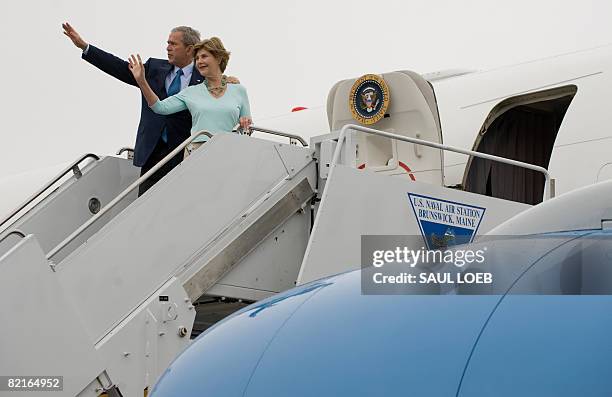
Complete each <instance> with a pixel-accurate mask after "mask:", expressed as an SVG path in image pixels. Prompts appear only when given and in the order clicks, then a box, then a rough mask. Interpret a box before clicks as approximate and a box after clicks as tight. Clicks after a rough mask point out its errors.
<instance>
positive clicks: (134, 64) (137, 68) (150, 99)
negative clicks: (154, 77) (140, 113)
mask: <svg viewBox="0 0 612 397" xmlns="http://www.w3.org/2000/svg"><path fill="white" fill-rule="evenodd" d="M128 61H129V63H130V65H129V68H130V71H131V72H132V74H133V75H134V79H135V80H136V83H137V84H138V87H140V91H142V95H143V96H144V97H145V99H146V100H147V104H148V105H149V106H150V107H153V105H154V104H155V103H156V102H158V101H159V98H158V97H157V95H155V93H154V92H153V90H152V89H151V86H150V85H149V83H148V82H147V79H146V77H145V67H144V65H143V64H142V60H141V59H140V54H136V56H134V54H132V55H130V58H129V59H128Z"/></svg>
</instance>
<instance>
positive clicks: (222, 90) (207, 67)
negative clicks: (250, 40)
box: [129, 37, 251, 142]
mask: <svg viewBox="0 0 612 397" xmlns="http://www.w3.org/2000/svg"><path fill="white" fill-rule="evenodd" d="M192 51H193V53H194V54H195V56H194V59H195V67H196V68H197V69H198V71H199V72H200V74H201V75H202V76H204V77H205V79H206V80H205V81H204V83H202V84H198V85H193V86H189V87H187V88H185V89H184V90H182V91H180V92H179V93H178V94H176V95H173V96H170V97H168V98H166V99H164V100H163V101H160V100H159V98H158V97H157V95H156V94H155V93H154V92H153V90H152V89H151V87H150V86H149V84H148V83H147V80H146V79H145V70H144V66H143V65H142V61H141V59H140V55H137V56H134V55H132V56H131V57H130V59H129V62H130V70H131V71H132V74H133V75H134V78H135V79H136V82H137V83H138V86H139V87H140V89H141V91H142V94H143V95H144V97H145V99H146V100H147V103H148V104H149V106H150V107H151V109H152V110H153V111H154V112H155V113H157V114H164V115H167V114H172V113H176V112H180V111H182V110H185V109H188V110H189V112H190V113H191V119H192V126H191V133H192V134H193V133H195V132H198V131H202V130H207V131H209V132H211V133H212V134H215V133H220V132H231V131H232V130H233V129H234V126H235V125H236V124H238V123H239V124H240V127H242V128H245V129H248V126H249V125H250V124H251V109H250V107H249V98H248V97H247V93H246V89H245V88H244V86H242V85H240V84H227V81H226V78H225V76H223V72H224V71H225V68H226V66H227V62H228V60H229V52H228V51H227V50H226V49H225V47H223V43H222V42H221V40H220V39H219V38H217V37H213V38H210V39H206V40H203V41H201V42H200V43H198V44H196V45H195V46H193V49H192ZM207 139H208V137H207V136H205V135H203V136H201V137H199V138H196V141H194V142H205V141H206V140H207Z"/></svg>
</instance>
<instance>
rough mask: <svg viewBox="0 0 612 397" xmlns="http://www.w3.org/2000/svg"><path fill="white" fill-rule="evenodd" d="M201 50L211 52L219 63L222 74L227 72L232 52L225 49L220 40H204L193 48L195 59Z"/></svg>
mask: <svg viewBox="0 0 612 397" xmlns="http://www.w3.org/2000/svg"><path fill="white" fill-rule="evenodd" d="M200 50H206V51H208V52H210V53H211V54H212V56H214V57H215V59H216V60H217V62H219V68H220V69H221V73H223V72H225V68H226V67H227V62H228V61H229V57H230V52H229V51H228V50H226V49H225V47H224V46H223V43H222V42H221V39H220V38H218V37H211V38H210V39H204V40H202V41H200V42H199V43H198V44H196V45H195V46H193V57H194V58H195V57H196V55H198V52H199V51H200Z"/></svg>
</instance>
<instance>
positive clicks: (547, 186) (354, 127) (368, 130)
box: [329, 124, 554, 200]
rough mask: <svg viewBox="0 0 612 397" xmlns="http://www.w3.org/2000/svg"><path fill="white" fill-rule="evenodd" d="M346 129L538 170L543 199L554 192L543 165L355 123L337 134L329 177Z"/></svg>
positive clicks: (338, 157) (549, 196) (551, 195)
mask: <svg viewBox="0 0 612 397" xmlns="http://www.w3.org/2000/svg"><path fill="white" fill-rule="evenodd" d="M348 130H356V131H361V132H365V133H367V134H372V135H379V136H383V137H386V138H390V139H397V140H398V141H404V142H410V143H414V144H416V145H423V146H430V147H433V148H436V149H441V150H447V151H449V152H456V153H461V154H465V155H468V156H474V157H480V158H483V159H487V160H492V161H498V162H500V163H505V164H510V165H515V166H517V167H523V168H527V169H530V170H534V171H538V172H541V173H542V174H544V179H545V183H544V200H548V199H550V198H552V197H554V193H553V192H552V189H551V178H550V174H549V173H548V170H547V169H546V168H544V167H540V166H538V165H533V164H529V163H524V162H522V161H516V160H511V159H507V158H505V157H499V156H494V155H492V154H487V153H480V152H475V151H473V150H466V149H461V148H457V147H454V146H448V145H442V144H440V143H435V142H430V141H424V140H422V139H416V138H410V137H406V136H402V135H396V134H391V133H389V132H385V131H379V130H375V129H373V128H367V127H362V126H360V125H355V124H347V125H345V126H343V127H342V129H341V130H340V135H339V136H338V145H336V150H335V151H334V157H332V162H331V165H330V171H329V172H330V176H329V177H331V173H332V171H333V168H334V166H335V165H336V163H337V162H338V160H339V159H340V150H341V148H342V145H343V144H344V141H345V140H346V131H348Z"/></svg>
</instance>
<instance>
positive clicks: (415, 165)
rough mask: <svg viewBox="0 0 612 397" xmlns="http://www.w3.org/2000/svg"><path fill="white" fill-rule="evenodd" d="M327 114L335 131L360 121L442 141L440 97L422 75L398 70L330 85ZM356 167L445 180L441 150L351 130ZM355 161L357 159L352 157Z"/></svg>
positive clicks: (383, 128)
mask: <svg viewBox="0 0 612 397" xmlns="http://www.w3.org/2000/svg"><path fill="white" fill-rule="evenodd" d="M327 115H328V120H329V126H330V129H331V130H332V131H337V130H339V129H340V128H342V126H344V125H346V124H355V123H356V121H357V122H358V123H360V124H362V125H364V126H367V127H371V128H375V129H377V130H383V131H387V132H391V133H394V134H398V135H403V136H407V137H412V138H418V139H422V140H426V141H430V142H437V143H442V132H441V128H440V118H439V116H438V107H437V105H436V98H435V95H434V92H433V89H432V87H431V85H430V84H429V83H428V82H427V81H426V80H425V79H424V78H423V77H421V76H420V75H419V74H417V73H415V72H411V71H398V72H391V73H385V74H382V75H372V74H369V75H365V76H362V77H360V78H357V79H348V80H342V81H340V82H338V83H336V85H334V87H333V88H332V89H331V90H330V93H329V96H328V99H327ZM347 142H352V147H354V150H355V156H354V160H355V167H357V168H360V169H367V170H371V171H374V172H377V173H383V174H387V175H398V176H401V175H403V176H406V177H407V178H410V179H411V180H417V181H420V182H427V183H432V184H438V185H441V184H442V180H443V175H442V170H443V169H444V167H443V156H442V152H441V151H440V150H438V149H434V148H431V147H425V146H420V145H414V144H412V143H408V142H401V141H397V140H392V139H387V138H384V137H380V136H374V135H368V134H364V133H361V132H351V134H350V137H348V139H347ZM351 162H352V160H351Z"/></svg>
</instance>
